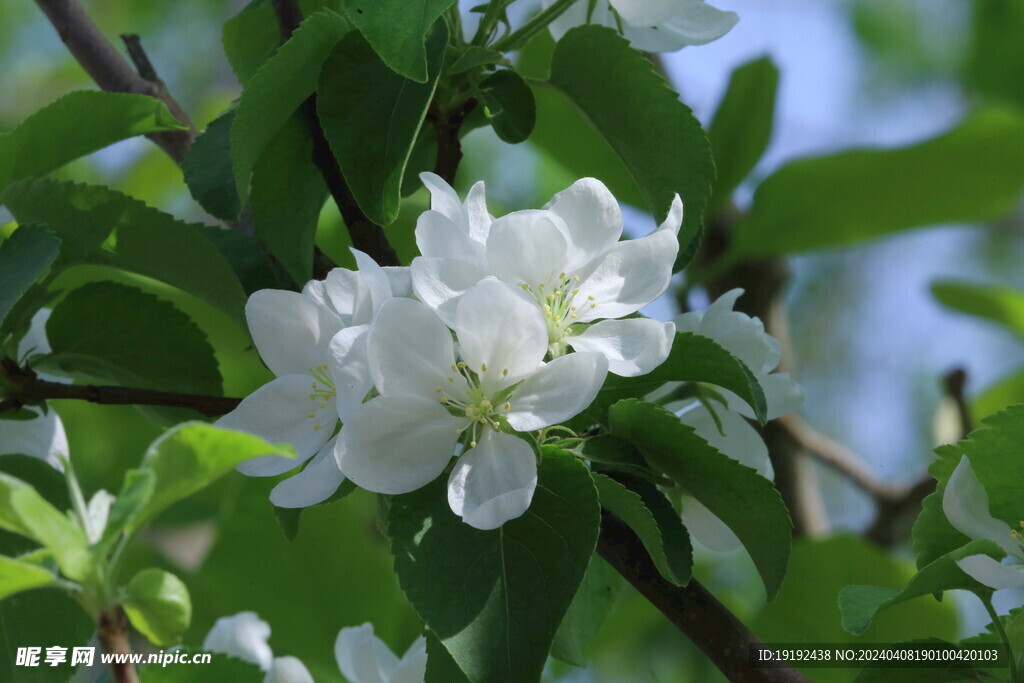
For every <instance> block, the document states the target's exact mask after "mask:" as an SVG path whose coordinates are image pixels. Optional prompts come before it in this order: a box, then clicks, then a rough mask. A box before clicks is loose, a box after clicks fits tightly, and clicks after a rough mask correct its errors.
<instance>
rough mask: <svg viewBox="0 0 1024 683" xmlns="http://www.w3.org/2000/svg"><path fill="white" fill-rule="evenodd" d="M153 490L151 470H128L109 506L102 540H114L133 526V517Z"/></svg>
mask: <svg viewBox="0 0 1024 683" xmlns="http://www.w3.org/2000/svg"><path fill="white" fill-rule="evenodd" d="M155 490H156V475H155V474H153V472H152V471H151V470H128V472H126V473H125V475H124V483H123V484H122V485H121V491H120V493H118V494H117V499H116V500H114V504H113V505H111V506H110V513H109V515H108V517H107V528H106V529H104V531H103V539H102V540H103V542H110V541H115V540H117V539H118V538H120V535H121V533H122V532H123V531H124V530H125V529H127V528H128V527H130V526H132V527H133V528H135V527H134V526H133V522H134V521H135V518H136V517H138V515H139V514H140V513H141V512H142V511H143V510H144V509H145V506H146V503H148V502H149V500H150V499H151V498H152V497H153V491H155Z"/></svg>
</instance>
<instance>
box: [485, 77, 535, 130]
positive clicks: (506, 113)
mask: <svg viewBox="0 0 1024 683" xmlns="http://www.w3.org/2000/svg"><path fill="white" fill-rule="evenodd" d="M480 95H481V97H482V98H483V102H484V105H485V106H486V107H487V118H488V119H489V120H490V122H491V126H492V127H493V128H494V132H495V133H497V134H498V137H499V138H501V139H502V140H504V141H505V142H507V143H509V144H512V145H515V144H518V143H520V142H523V141H524V140H526V138H528V137H530V133H531V132H533V126H534V124H535V123H536V122H537V105H536V103H535V102H534V99H533V91H532V90H530V86H528V85H526V81H524V80H523V77H522V76H520V75H519V74H517V73H516V72H515V71H513V70H511V69H502V70H501V71H498V72H495V73H493V74H491V75H490V76H488V77H487V78H485V79H484V80H483V81H481V82H480Z"/></svg>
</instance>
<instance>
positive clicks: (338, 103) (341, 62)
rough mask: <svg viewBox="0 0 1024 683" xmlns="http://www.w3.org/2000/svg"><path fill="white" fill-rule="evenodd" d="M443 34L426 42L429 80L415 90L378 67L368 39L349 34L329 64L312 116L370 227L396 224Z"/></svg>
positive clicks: (440, 57) (441, 57) (438, 68)
mask: <svg viewBox="0 0 1024 683" xmlns="http://www.w3.org/2000/svg"><path fill="white" fill-rule="evenodd" d="M447 43H448V31H447V29H446V28H445V26H444V23H443V22H439V23H438V24H437V27H436V28H435V29H434V31H433V32H432V33H431V34H430V36H429V37H428V39H427V56H428V58H429V59H428V65H429V67H430V77H429V79H427V81H426V82H425V83H416V82H414V81H410V80H408V79H406V78H405V77H403V76H400V75H398V74H397V73H395V72H394V71H392V70H391V69H389V68H388V67H387V66H385V65H384V62H382V61H381V60H380V57H378V56H377V54H376V53H375V52H374V51H373V49H372V48H371V47H370V45H369V43H367V42H366V39H365V38H363V37H362V36H361V35H360V34H358V33H350V34H349V35H347V36H345V38H344V39H343V40H342V41H341V43H340V44H339V45H338V48H337V49H336V50H335V51H334V52H333V53H332V54H331V56H330V57H328V58H327V61H326V62H325V63H324V69H323V72H322V73H321V75H320V89H319V91H318V92H317V113H318V114H319V116H320V123H321V125H322V126H323V129H324V135H326V136H327V140H328V141H329V142H330V144H331V150H332V151H333V152H334V156H335V157H336V158H337V160H338V164H339V165H340V166H341V171H342V173H343V174H344V176H345V181H346V182H347V183H348V186H349V189H350V190H351V191H352V196H353V197H355V200H356V203H357V204H359V208H360V209H362V210H363V213H365V214H366V215H367V216H368V217H369V218H370V220H372V221H373V222H375V223H378V224H380V225H387V224H389V223H391V222H392V221H394V220H395V218H397V217H398V209H399V202H400V201H401V190H402V176H403V174H404V172H405V166H406V164H407V163H408V162H409V156H410V155H411V154H412V150H413V146H414V145H415V143H416V134H417V133H418V132H419V130H420V126H421V125H422V123H423V118H424V117H425V116H426V113H427V107H428V106H429V105H430V100H431V99H432V98H433V96H434V89H435V87H436V86H437V79H438V76H439V75H440V73H441V66H442V64H443V62H444V51H445V47H446V45H447Z"/></svg>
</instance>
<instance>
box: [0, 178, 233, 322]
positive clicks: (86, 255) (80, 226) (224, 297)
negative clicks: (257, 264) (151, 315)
mask: <svg viewBox="0 0 1024 683" xmlns="http://www.w3.org/2000/svg"><path fill="white" fill-rule="evenodd" d="M4 202H5V203H6V205H7V207H8V208H9V209H10V210H11V213H12V214H14V217H15V218H16V219H17V220H18V222H19V223H23V224H24V223H30V222H38V223H44V224H46V226H47V227H48V228H49V229H50V230H51V231H53V232H54V233H55V234H56V235H57V236H58V237H59V238H60V239H61V241H62V246H61V254H60V256H59V257H58V259H57V261H56V263H55V265H54V267H55V268H60V269H63V268H67V267H69V266H72V265H79V264H93V265H103V266H113V267H114V268H121V269H123V270H127V271H131V272H133V273H138V274H139V275H145V276H146V277H151V278H153V279H154V280H159V281H161V282H165V283H167V284H169V285H173V286H175V287H178V288H179V289H182V290H184V291H186V292H188V293H190V294H192V295H194V296H197V297H199V298H200V299H203V300H204V301H206V302H207V303H209V304H210V305H211V306H213V307H214V308H217V309H219V310H220V311H223V312H224V313H226V314H227V315H229V316H231V317H232V318H234V319H235V320H236V321H238V322H239V323H240V324H242V325H243V326H244V325H245V315H244V312H243V311H244V308H245V300H246V297H245V292H244V291H243V290H242V286H241V285H240V284H239V282H238V277H237V276H236V275H235V273H234V272H233V270H232V267H231V264H230V263H228V261H227V260H226V259H225V258H224V256H223V255H221V253H220V251H218V249H217V247H216V246H215V245H214V244H212V243H211V242H210V240H209V239H207V238H206V237H204V236H203V235H202V234H201V233H200V232H199V230H197V229H196V226H194V225H190V224H187V223H182V222H180V221H178V220H176V219H175V218H174V217H172V216H170V215H168V214H166V213H163V212H161V211H157V210H156V209H153V208H150V207H148V206H146V205H145V204H143V203H142V202H140V201H138V200H135V199H132V198H131V197H128V196H126V195H123V194H121V193H119V192H115V191H114V190H111V189H110V188H107V187H100V186H94V185H79V184H76V183H69V182H60V181H55V180H49V179H39V180H28V181H24V182H21V183H17V184H15V185H12V186H11V187H9V188H8V189H7V192H6V193H5V194H4Z"/></svg>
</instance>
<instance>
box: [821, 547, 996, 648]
mask: <svg viewBox="0 0 1024 683" xmlns="http://www.w3.org/2000/svg"><path fill="white" fill-rule="evenodd" d="M981 554H984V555H988V556H989V557H992V558H995V559H997V560H998V559H1000V558H1002V557H1003V556H1004V555H1006V553H1005V552H1004V551H1003V550H1002V549H1001V548H1000V547H999V546H998V545H996V544H995V543H994V542H992V541H989V540H987V539H980V540H976V541H971V542H970V543H968V544H967V545H965V546H963V547H962V548H959V549H957V550H954V551H953V552H950V553H947V554H945V555H943V556H942V557H940V558H938V559H936V560H935V561H934V562H932V563H931V564H929V565H927V566H925V567H923V568H922V569H921V571H919V572H918V573H917V574H915V575H914V578H912V579H911V580H910V583H908V584H907V586H906V587H905V588H903V589H902V590H901V589H899V588H887V587H883V586H847V587H846V588H844V589H843V590H842V591H840V592H839V609H840V611H841V612H842V613H843V628H845V629H846V630H847V631H849V632H850V633H853V634H855V635H856V634H859V633H863V632H864V630H865V629H866V628H867V627H868V626H869V625H870V624H871V620H872V619H874V617H875V614H877V613H878V612H879V611H880V610H883V609H885V608H887V607H892V606H893V605H898V604H899V603H901V602H905V601H906V600H910V599H911V598H917V597H920V596H922V595H929V594H931V593H941V592H942V591H947V590H954V589H964V590H971V591H975V592H979V591H981V592H991V590H992V589H991V588H988V587H987V586H984V585H982V584H980V583H978V582H977V581H975V580H974V579H972V578H971V577H969V576H968V575H967V574H965V573H964V572H963V570H961V569H960V567H958V566H957V565H956V561H957V560H962V559H963V558H965V557H968V556H969V555H981Z"/></svg>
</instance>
